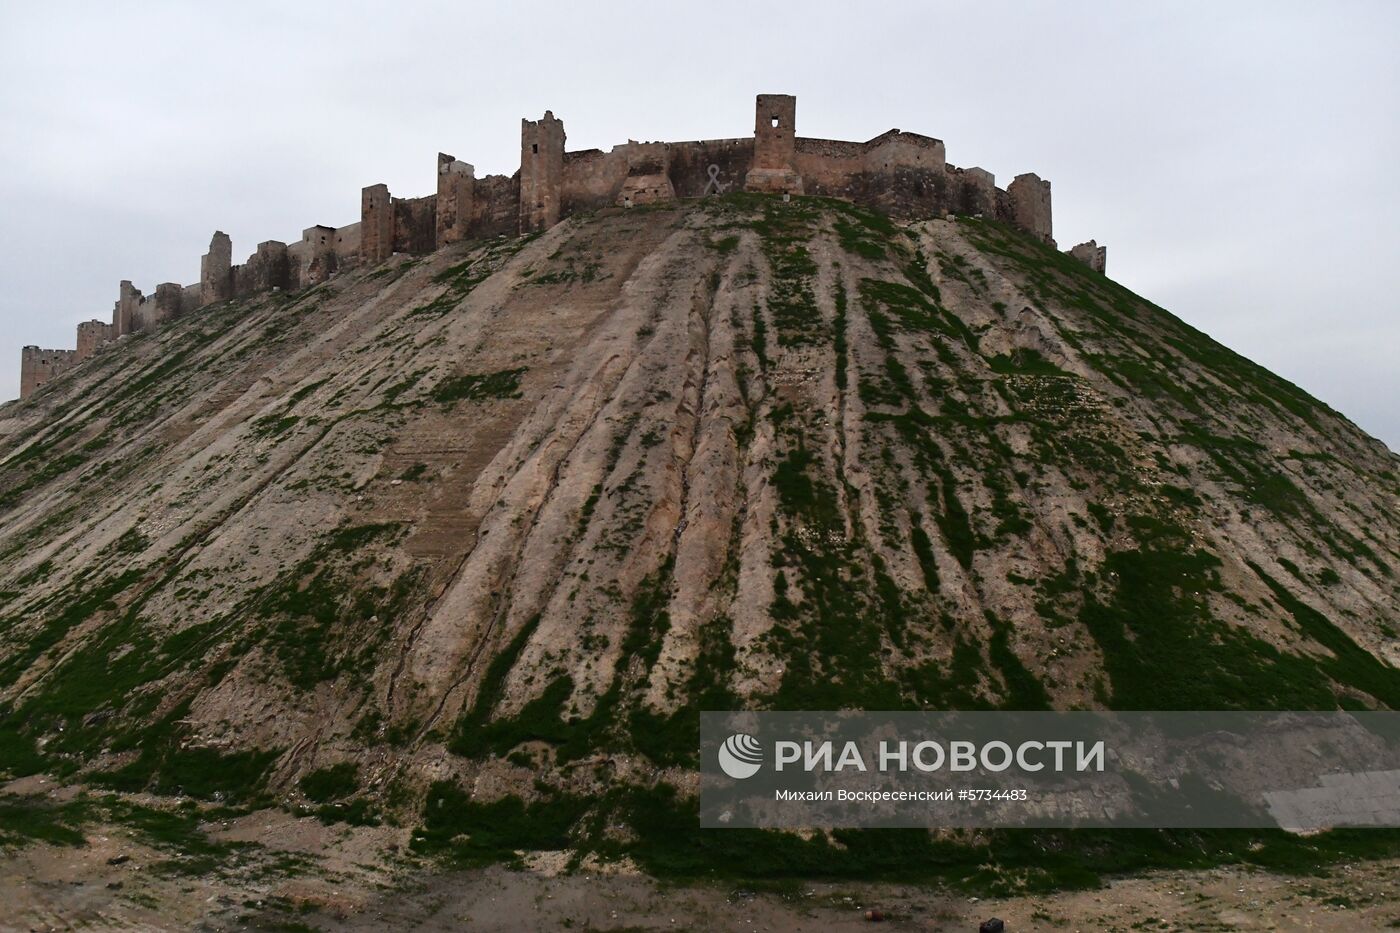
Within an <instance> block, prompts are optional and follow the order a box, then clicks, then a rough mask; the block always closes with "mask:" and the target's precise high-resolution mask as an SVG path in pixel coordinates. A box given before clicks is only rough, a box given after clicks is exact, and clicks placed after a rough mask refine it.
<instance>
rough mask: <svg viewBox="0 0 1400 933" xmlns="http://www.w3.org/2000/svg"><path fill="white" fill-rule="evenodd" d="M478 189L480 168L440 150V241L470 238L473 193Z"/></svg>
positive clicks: (438, 223) (438, 209)
mask: <svg viewBox="0 0 1400 933" xmlns="http://www.w3.org/2000/svg"><path fill="white" fill-rule="evenodd" d="M475 192H476V169H475V168H473V167H472V165H471V164H470V163H468V162H460V161H458V159H457V157H456V156H451V155H448V154H447V153H445V152H439V153H438V175H437V214H436V216H437V245H438V247H443V246H446V245H447V244H449V243H456V242H459V241H461V240H465V239H466V238H467V231H468V230H469V229H470V228H471V222H472V197H473V195H474V194H475Z"/></svg>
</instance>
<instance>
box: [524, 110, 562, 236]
mask: <svg viewBox="0 0 1400 933" xmlns="http://www.w3.org/2000/svg"><path fill="white" fill-rule="evenodd" d="M563 181H564V122H563V121H562V120H556V119H555V118H554V114H553V112H551V111H549V110H546V111H545V112H544V117H543V118H542V119H539V120H521V121H520V232H521V233H534V232H535V231H537V230H548V229H549V228H550V227H552V226H554V225H555V224H557V223H558V222H559V211H560V201H561V197H562V190H563Z"/></svg>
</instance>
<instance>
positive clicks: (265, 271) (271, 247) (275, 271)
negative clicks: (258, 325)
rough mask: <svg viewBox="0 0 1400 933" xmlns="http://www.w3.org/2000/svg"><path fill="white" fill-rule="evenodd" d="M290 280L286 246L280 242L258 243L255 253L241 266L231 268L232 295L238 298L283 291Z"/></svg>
mask: <svg viewBox="0 0 1400 933" xmlns="http://www.w3.org/2000/svg"><path fill="white" fill-rule="evenodd" d="M289 280H290V270H289V260H288V257H287V244H286V243H283V242H281V241H280V240H267V241H266V242H263V243H259V244H258V249H257V252H255V253H253V255H251V256H249V257H248V261H247V262H245V263H244V264H243V265H241V266H234V267H233V293H234V295H235V296H237V297H239V298H244V297H247V296H248V295H256V294H258V293H259V292H270V291H272V290H273V289H274V288H282V289H285V288H287V287H288V282H289Z"/></svg>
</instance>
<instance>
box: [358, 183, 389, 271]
mask: <svg viewBox="0 0 1400 933" xmlns="http://www.w3.org/2000/svg"><path fill="white" fill-rule="evenodd" d="M392 255H394V199H393V198H392V197H390V196H389V186H388V185H370V186H369V187H368V188H365V189H364V190H363V191H361V192H360V262H362V263H364V264H365V265H370V264H371V263H376V262H383V261H384V260H386V259H388V258H389V257H390V256H392Z"/></svg>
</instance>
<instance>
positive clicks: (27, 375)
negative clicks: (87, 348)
mask: <svg viewBox="0 0 1400 933" xmlns="http://www.w3.org/2000/svg"><path fill="white" fill-rule="evenodd" d="M77 354H78V351H77V350H43V349H40V348H39V347H25V348H24V349H22V350H21V351H20V357H19V397H20V398H28V397H29V396H31V395H33V394H34V390H36V389H38V388H39V387H40V386H41V385H43V384H44V383H46V382H48V381H49V380H51V379H54V378H56V377H57V376H59V375H60V374H62V373H63V372H64V371H65V370H67V369H68V368H69V367H71V366H73V364H74V363H75V362H77V360H76V357H77Z"/></svg>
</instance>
